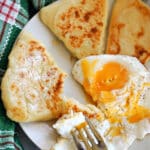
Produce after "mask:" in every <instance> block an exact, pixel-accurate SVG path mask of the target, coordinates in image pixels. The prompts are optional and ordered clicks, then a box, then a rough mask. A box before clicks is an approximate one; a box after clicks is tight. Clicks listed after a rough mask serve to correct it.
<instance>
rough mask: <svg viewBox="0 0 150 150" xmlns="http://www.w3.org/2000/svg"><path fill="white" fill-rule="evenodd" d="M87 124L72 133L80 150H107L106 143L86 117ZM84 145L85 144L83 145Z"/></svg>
mask: <svg viewBox="0 0 150 150" xmlns="http://www.w3.org/2000/svg"><path fill="white" fill-rule="evenodd" d="M85 119H86V122H84V123H82V124H80V125H79V126H77V127H76V128H75V129H74V130H73V131H72V136H73V139H74V142H75V144H76V147H77V149H78V150H86V149H87V150H104V149H105V150H106V146H105V143H104V141H103V139H102V138H101V136H100V134H99V133H98V132H97V130H96V128H95V127H94V125H93V124H92V122H91V121H90V119H88V118H87V117H85ZM83 143H84V144H83Z"/></svg>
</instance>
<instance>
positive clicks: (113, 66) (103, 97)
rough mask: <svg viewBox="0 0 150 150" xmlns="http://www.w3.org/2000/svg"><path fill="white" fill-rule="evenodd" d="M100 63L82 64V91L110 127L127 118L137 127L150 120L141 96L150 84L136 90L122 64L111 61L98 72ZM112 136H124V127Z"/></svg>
mask: <svg viewBox="0 0 150 150" xmlns="http://www.w3.org/2000/svg"><path fill="white" fill-rule="evenodd" d="M97 63H98V60H96V59H95V60H92V61H88V60H86V59H83V60H82V61H81V68H82V72H83V79H84V80H83V87H84V89H85V91H86V92H87V93H88V94H89V95H90V96H91V97H92V99H93V101H94V102H95V104H96V105H97V106H98V107H99V108H100V109H101V110H102V111H103V113H104V118H107V119H108V120H109V121H110V122H111V123H116V122H117V123H121V121H122V118H126V119H127V120H128V122H129V123H136V122H139V121H140V120H142V119H145V118H150V110H149V109H148V108H145V107H144V106H141V105H139V100H140V98H141V95H142V92H143V90H144V88H145V87H146V86H150V83H143V85H142V86H141V87H140V88H139V89H138V90H137V89H136V87H135V84H136V83H135V82H133V81H132V77H131V73H130V71H129V70H128V69H127V68H126V67H125V66H124V65H123V64H121V63H119V62H114V61H110V62H107V63H105V64H103V66H101V67H100V68H98V69H96V71H95V68H96V65H97ZM109 133H111V135H113V136H118V135H119V134H121V127H116V128H113V129H110V132H109Z"/></svg>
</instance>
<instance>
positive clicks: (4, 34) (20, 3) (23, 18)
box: [0, 0, 54, 150]
mask: <svg viewBox="0 0 150 150" xmlns="http://www.w3.org/2000/svg"><path fill="white" fill-rule="evenodd" d="M53 1H54V0H0V80H1V77H2V75H3V73H4V72H5V70H6V68H7V63H8V55H9V53H10V51H11V48H12V46H13V44H14V42H15V40H16V37H17V36H18V34H19V33H20V31H21V30H22V28H23V27H24V25H25V24H26V23H27V22H28V20H29V19H30V18H31V17H32V16H33V15H34V14H35V13H36V12H37V11H38V10H39V9H40V8H41V7H43V6H45V5H47V4H49V3H51V2H53ZM0 95H1V92H0ZM14 149H15V150H22V149H23V148H22V146H21V145H20V143H19V142H18V139H17V137H16V134H15V122H13V121H11V120H9V119H8V118H7V117H6V113H5V109H4V107H3V104H2V101H1V100H0V150H14Z"/></svg>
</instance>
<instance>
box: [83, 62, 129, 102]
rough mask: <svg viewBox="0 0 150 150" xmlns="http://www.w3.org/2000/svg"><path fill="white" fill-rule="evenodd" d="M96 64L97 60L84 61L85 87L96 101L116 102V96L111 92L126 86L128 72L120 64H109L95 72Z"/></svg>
mask: <svg viewBox="0 0 150 150" xmlns="http://www.w3.org/2000/svg"><path fill="white" fill-rule="evenodd" d="M96 64H97V60H94V61H90V62H89V61H88V60H83V61H82V63H81V66H82V70H83V75H84V81H83V86H84V88H85V90H86V92H87V93H88V94H89V95H90V96H92V98H93V100H94V101H97V100H98V101H101V102H103V103H105V102H111V101H114V100H115V96H114V95H113V94H112V92H111V91H112V90H115V89H121V88H123V87H124V86H125V84H126V82H127V81H128V78H129V76H128V71H127V69H126V68H125V67H124V66H123V65H121V64H120V63H118V62H108V63H106V64H104V65H103V67H102V68H100V69H99V70H98V71H96V72H95V71H94V69H95V67H96ZM100 97H101V98H100ZM99 98H100V99H99Z"/></svg>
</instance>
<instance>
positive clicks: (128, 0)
mask: <svg viewBox="0 0 150 150" xmlns="http://www.w3.org/2000/svg"><path fill="white" fill-rule="evenodd" d="M134 3H135V4H136V5H141V9H143V11H145V12H148V14H149V16H150V7H149V6H148V5H147V4H145V3H144V2H143V1H142V0H121V1H120V0H116V1H115V3H114V5H113V8H112V16H111V19H110V24H109V27H108V37H107V42H106V51H105V53H107V54H119V52H120V44H119V43H117V42H115V44H116V46H117V48H118V49H117V50H116V51H114V52H112V51H111V50H110V47H111V46H112V44H111V42H112V38H111V35H112V34H113V33H114V32H115V31H114V29H115V28H114V26H115V24H116V19H117V18H118V17H119V15H120V12H121V11H122V10H123V9H125V8H127V7H128V6H129V5H131V4H132V5H133V4H134ZM113 28H114V29H113ZM114 38H118V37H114ZM139 48H142V47H139ZM142 49H143V48H142ZM133 51H135V50H133ZM145 51H147V50H145V49H144V53H145ZM146 55H147V56H146V59H144V60H141V59H140V54H139V55H135V57H137V58H138V59H139V60H140V61H141V62H142V63H143V64H146V63H147V62H148V61H149V60H150V52H148V51H147V52H146Z"/></svg>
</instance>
